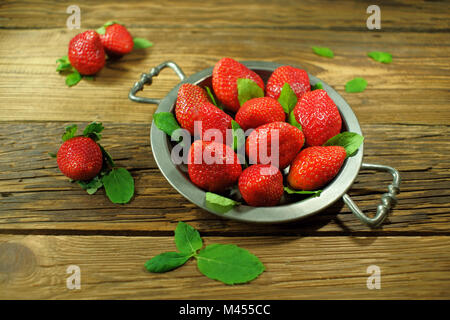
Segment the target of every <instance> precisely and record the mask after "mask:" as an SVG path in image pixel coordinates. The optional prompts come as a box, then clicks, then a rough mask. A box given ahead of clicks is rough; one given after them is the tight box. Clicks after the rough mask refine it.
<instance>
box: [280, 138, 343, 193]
mask: <svg viewBox="0 0 450 320" xmlns="http://www.w3.org/2000/svg"><path fill="white" fill-rule="evenodd" d="M345 157H346V152H345V149H344V148H343V147H341V146H329V147H321V146H315V147H309V148H306V149H304V150H302V152H300V153H299V154H298V155H297V157H295V159H294V161H293V162H292V164H291V168H290V170H289V175H288V177H287V181H288V182H289V184H290V185H291V187H293V188H294V189H299V190H317V189H319V188H321V187H323V186H324V185H325V184H327V183H328V182H329V181H330V180H331V179H333V178H334V177H335V176H336V175H337V173H338V172H339V169H340V168H341V166H342V164H343V163H344V160H345Z"/></svg>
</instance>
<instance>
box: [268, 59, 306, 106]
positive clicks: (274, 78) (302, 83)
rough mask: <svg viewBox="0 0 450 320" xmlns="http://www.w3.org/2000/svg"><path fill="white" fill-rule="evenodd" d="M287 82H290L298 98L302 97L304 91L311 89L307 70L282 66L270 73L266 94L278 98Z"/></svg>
mask: <svg viewBox="0 0 450 320" xmlns="http://www.w3.org/2000/svg"><path fill="white" fill-rule="evenodd" d="M285 83H289V85H290V86H291V89H292V90H293V91H294V93H295V95H296V96H297V99H300V98H301V97H302V95H303V94H304V93H306V92H308V91H311V85H310V84H309V77H308V74H307V73H306V71H305V70H302V69H298V68H294V67H291V66H281V67H278V68H276V69H275V70H274V71H273V72H272V74H271V75H270V78H269V80H268V81H267V85H266V96H267V97H271V98H274V99H278V98H279V97H280V93H281V89H282V88H283V86H284V84H285Z"/></svg>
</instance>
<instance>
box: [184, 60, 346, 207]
mask: <svg viewBox="0 0 450 320" xmlns="http://www.w3.org/2000/svg"><path fill="white" fill-rule="evenodd" d="M242 79H249V80H250V81H251V82H253V89H252V90H253V91H259V89H258V87H259V88H260V90H261V93H262V94H259V95H258V96H257V97H253V98H251V99H249V100H247V101H245V102H243V103H242V99H241V97H240V93H239V85H238V83H239V81H240V80H242ZM286 83H287V84H289V87H290V90H291V91H292V92H293V93H294V94H295V97H296V98H297V103H296V104H295V107H294V108H293V110H292V112H290V113H291V114H286V111H288V113H289V110H286V108H284V107H283V106H282V104H281V103H280V102H279V99H280V95H282V94H283V93H282V91H283V90H285V89H284V88H283V87H285V85H286ZM255 84H256V85H255ZM212 86H213V90H214V93H215V95H216V97H217V98H218V99H219V100H220V101H221V102H222V104H223V106H224V108H225V109H226V110H227V111H228V112H229V113H226V112H225V111H223V110H221V109H219V108H218V107H217V106H216V105H214V104H213V103H211V102H210V100H209V99H208V94H207V92H206V91H205V90H204V89H203V88H201V87H199V86H196V85H193V84H183V85H181V86H180V89H179V91H178V97H177V102H176V107H175V116H176V119H177V120H178V122H179V124H180V125H181V127H182V128H185V129H187V130H188V131H189V132H190V133H191V134H194V133H195V130H194V124H195V122H196V121H197V122H200V123H201V125H202V127H201V131H200V134H201V137H202V139H205V140H207V139H206V138H205V136H204V135H205V133H207V130H209V129H216V132H219V133H220V134H221V135H222V137H221V138H222V140H221V142H222V141H225V140H226V135H227V130H229V129H231V127H232V120H233V118H232V117H231V116H230V114H235V121H236V122H237V123H238V124H239V126H240V127H241V128H242V129H243V130H248V129H254V130H253V131H252V132H251V134H250V135H249V136H248V138H247V140H246V143H245V150H246V154H247V156H248V158H249V161H250V164H254V165H251V166H250V167H248V168H246V169H245V170H242V163H241V162H240V160H239V159H238V156H237V154H236V153H235V152H234V150H233V149H231V147H230V146H228V145H226V144H223V143H220V142H216V141H204V140H196V141H195V142H194V143H193V144H192V145H191V148H190V150H189V155H188V159H189V163H188V173H189V177H190V179H191V181H192V182H193V183H194V184H195V185H197V186H198V187H200V188H202V189H204V190H206V191H210V192H217V193H222V192H224V191H225V190H226V189H227V188H229V187H231V186H233V185H235V184H236V183H238V187H239V190H240V193H241V195H242V197H243V198H244V200H245V201H246V202H247V203H248V204H249V205H251V206H273V205H276V204H278V203H279V201H280V199H281V197H282V195H283V192H284V187H283V175H282V174H281V172H280V169H281V170H282V169H285V168H287V167H288V166H289V165H290V166H291V167H290V170H289V175H288V177H287V180H288V182H289V184H290V186H291V187H293V188H294V189H300V190H316V189H318V188H320V187H322V186H324V185H325V184H326V183H327V182H329V181H330V180H331V179H332V178H333V177H334V176H335V175H336V174H337V172H338V171H339V169H340V167H341V166H342V164H343V162H344V160H345V157H346V152H345V149H344V148H343V147H340V146H328V147H323V146H322V145H323V144H324V143H325V142H326V141H327V140H328V139H330V138H332V137H334V136H335V135H337V134H338V133H339V132H340V130H341V124H342V120H341V117H340V114H339V111H338V109H337V107H336V105H335V104H334V102H333V101H332V100H331V98H330V97H328V95H327V93H326V92H325V91H324V90H314V91H311V86H310V83H309V78H308V75H307V73H306V72H305V71H304V70H301V69H297V68H294V67H291V66H282V67H279V68H277V69H276V70H275V71H274V72H273V73H272V74H271V76H270V78H269V79H268V81H267V85H266V87H264V82H263V80H262V79H261V77H260V76H259V75H258V74H257V73H255V72H254V71H252V70H250V69H248V68H247V67H246V66H244V65H243V64H241V63H239V62H237V61H235V60H233V59H231V58H223V59H221V60H220V61H219V62H218V63H217V64H216V65H215V67H214V69H213V74H212ZM264 91H265V96H264ZM295 97H294V98H295ZM292 117H294V118H295V121H294V123H293V124H290V123H288V122H286V120H287V119H289V118H292ZM290 122H291V123H292V121H290ZM300 127H301V128H302V129H300ZM272 136H274V137H275V138H276V137H278V140H277V142H278V149H277V150H276V152H277V155H278V157H277V159H278V161H277V162H278V163H274V162H271V163H268V164H263V163H265V160H264V159H260V155H261V152H260V151H261V148H264V150H263V151H264V152H265V153H264V152H263V153H262V154H265V155H267V156H268V157H269V158H270V157H271V156H272V154H271V150H272V148H271V141H272V140H271V138H272ZM304 144H306V146H307V147H306V148H305V149H303V150H302V151H301V149H302V147H303V146H304ZM205 154H209V155H213V156H214V159H215V161H214V162H212V163H211V161H204V160H202V159H201V155H205ZM199 159H200V160H199ZM272 159H274V158H272Z"/></svg>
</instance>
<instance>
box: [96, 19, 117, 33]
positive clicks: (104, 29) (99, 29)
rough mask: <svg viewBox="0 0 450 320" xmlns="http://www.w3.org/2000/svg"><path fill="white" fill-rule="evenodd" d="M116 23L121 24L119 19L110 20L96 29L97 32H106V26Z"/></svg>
mask: <svg viewBox="0 0 450 320" xmlns="http://www.w3.org/2000/svg"><path fill="white" fill-rule="evenodd" d="M116 23H117V24H120V23H118V22H117V21H108V22H106V23H105V24H104V25H102V26H101V27H100V28H98V29H97V30H95V32H97V33H98V34H105V33H106V28H107V27H109V26H112V25H113V24H116Z"/></svg>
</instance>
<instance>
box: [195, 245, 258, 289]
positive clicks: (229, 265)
mask: <svg viewBox="0 0 450 320" xmlns="http://www.w3.org/2000/svg"><path fill="white" fill-rule="evenodd" d="M195 257H196V258H197V267H198V270H200V272H201V273H203V274H204V275H205V276H207V277H208V278H211V279H214V280H219V281H221V282H223V283H225V284H237V283H245V282H249V281H252V280H253V279H255V278H256V277H258V276H259V275H260V274H261V273H262V272H263V271H264V269H265V267H264V265H263V264H262V262H261V261H260V260H259V259H258V258H257V257H256V256H255V255H253V254H251V253H250V252H249V251H247V250H245V249H242V248H240V247H238V246H236V245H234V244H212V245H209V246H207V247H206V248H205V249H203V250H201V251H200V252H199V253H198V255H197V256H195Z"/></svg>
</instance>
